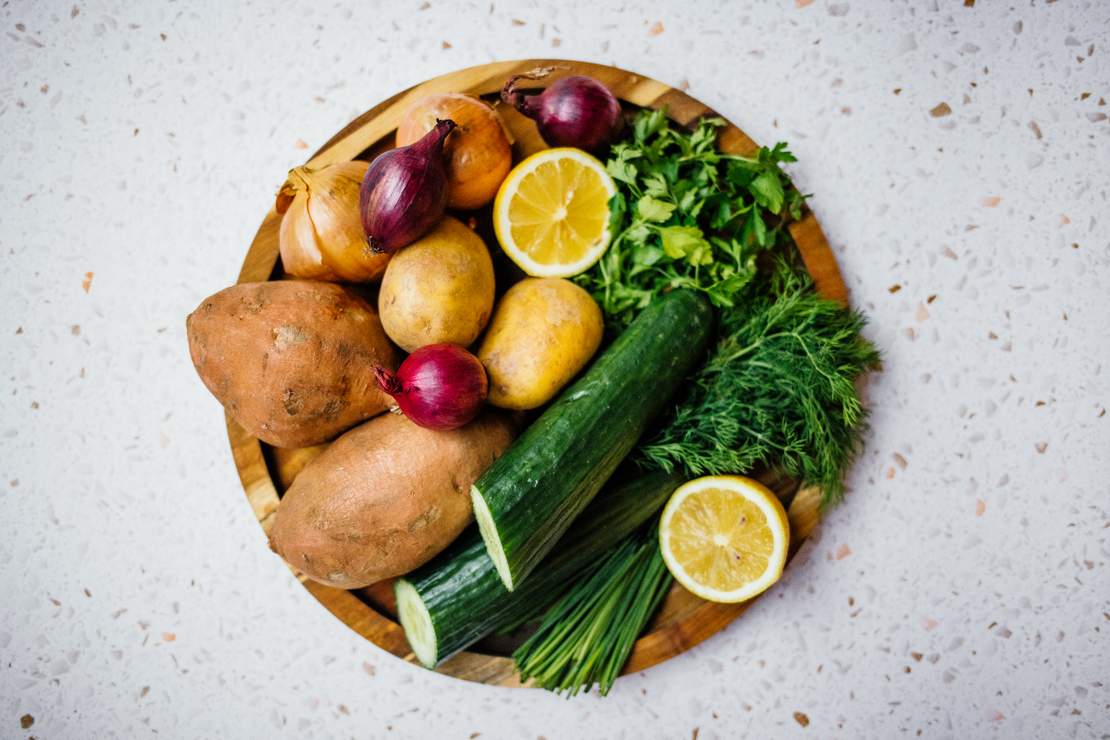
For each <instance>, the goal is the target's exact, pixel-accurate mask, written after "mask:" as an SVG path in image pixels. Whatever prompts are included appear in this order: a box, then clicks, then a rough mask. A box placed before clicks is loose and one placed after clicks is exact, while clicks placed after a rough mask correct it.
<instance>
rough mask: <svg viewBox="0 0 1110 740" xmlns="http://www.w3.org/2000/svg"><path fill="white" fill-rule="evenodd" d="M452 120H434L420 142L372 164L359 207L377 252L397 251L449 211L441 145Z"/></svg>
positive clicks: (426, 231) (399, 148)
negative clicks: (434, 123)
mask: <svg viewBox="0 0 1110 740" xmlns="http://www.w3.org/2000/svg"><path fill="white" fill-rule="evenodd" d="M454 128H455V122H454V121H450V120H447V121H443V120H438V119H437V120H436V125H435V128H433V129H432V130H431V131H429V132H428V133H427V134H425V135H424V137H423V138H422V139H420V140H419V141H417V142H415V143H413V144H410V145H408V146H402V147H398V148H396V149H390V150H389V151H388V152H385V153H383V154H381V155H379V156H378V157H377V159H375V160H374V161H373V162H371V163H370V169H368V170H367V171H366V177H364V178H363V180H362V188H361V189H360V190H359V194H358V195H359V197H358V206H359V211H360V212H361V213H362V228H363V229H364V230H365V231H366V240H367V242H369V244H370V248H371V249H373V250H374V251H375V252H390V253H392V252H396V251H397V250H398V249H400V248H401V247H404V246H407V245H409V244H411V243H412V242H414V241H416V240H417V239H419V238H420V237H422V236H424V234H426V233H428V231H429V230H430V229H431V228H432V227H433V226H435V224H436V222H437V221H439V219H440V218H441V217H442V216H443V210H444V209H445V208H446V207H447V168H446V167H445V165H444V162H443V140H444V139H445V138H447V134H449V133H451V130H452V129H454Z"/></svg>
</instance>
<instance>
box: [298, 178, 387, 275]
mask: <svg viewBox="0 0 1110 740" xmlns="http://www.w3.org/2000/svg"><path fill="white" fill-rule="evenodd" d="M368 167H369V165H368V164H367V163H366V162H357V161H356V162H340V163H337V164H332V165H328V166H326V167H321V168H319V169H316V168H312V167H307V166H305V167H295V168H293V169H292V170H290V171H289V177H288V179H287V180H286V181H285V184H284V185H282V187H281V190H280V191H279V192H278V196H277V211H278V213H282V214H283V215H282V218H281V228H280V230H279V231H278V245H279V246H280V248H281V262H282V265H283V266H284V267H285V272H286V273H288V274H290V275H294V276H296V277H300V278H307V279H310V280H332V281H338V280H342V281H347V282H365V281H368V280H377V279H378V278H380V277H381V276H382V273H383V272H385V266H386V263H388V262H389V255H388V254H381V253H378V252H374V251H373V250H372V249H371V248H370V245H369V244H367V242H366V232H365V231H364V230H363V228H362V218H361V216H360V215H359V206H358V198H359V188H360V187H361V186H362V179H363V177H365V176H366V170H367V168H368Z"/></svg>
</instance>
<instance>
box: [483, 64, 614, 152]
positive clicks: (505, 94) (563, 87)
mask: <svg viewBox="0 0 1110 740" xmlns="http://www.w3.org/2000/svg"><path fill="white" fill-rule="evenodd" d="M549 71H550V70H549V69H541V70H537V71H536V72H530V73H528V74H523V75H514V76H513V77H510V78H509V81H508V82H506V83H505V87H504V88H503V89H502V90H501V99H502V100H504V101H505V103H506V104H508V105H511V106H513V107H514V108H516V109H517V110H518V111H520V112H521V113H523V114H524V115H526V116H528V117H529V118H531V119H533V120H534V121H535V122H536V126H537V127H538V128H539V130H540V136H542V137H543V140H544V141H546V142H547V143H548V144H550V145H551V146H576V147H578V148H579V149H585V150H586V151H588V152H592V153H594V154H602V153H604V149H605V147H607V146H608V145H609V144H610V143H612V141H613V139H614V138H616V136H617V134H618V133H620V130H621V125H622V124H623V123H624V119H623V118H622V117H621V105H620V103H619V102H617V99H616V97H615V96H614V95H613V93H611V92H609V88H607V87H605V85H602V84H601V83H600V82H598V81H597V80H595V79H593V78H592V77H564V78H562V79H560V80H556V81H555V82H553V83H552V84H551V86H550V87H548V88H547V89H546V90H544V91H543V92H542V93H540V94H539V95H524V94H522V93H520V92H519V91H518V90H517V89H516V86H517V82H518V81H519V80H521V79H527V80H536V79H541V78H543V77H545V76H547V73H548V72H549Z"/></svg>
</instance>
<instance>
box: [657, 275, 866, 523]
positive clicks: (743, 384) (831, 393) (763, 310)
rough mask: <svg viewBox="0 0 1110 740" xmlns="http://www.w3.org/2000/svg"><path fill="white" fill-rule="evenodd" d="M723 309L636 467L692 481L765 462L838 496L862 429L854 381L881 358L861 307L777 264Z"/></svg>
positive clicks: (828, 498) (829, 496) (827, 498)
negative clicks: (699, 360)
mask: <svg viewBox="0 0 1110 740" xmlns="http://www.w3.org/2000/svg"><path fill="white" fill-rule="evenodd" d="M769 277H770V279H769V280H763V281H755V282H754V283H753V284H752V286H751V290H749V292H748V293H747V294H746V295H745V296H744V298H743V299H742V300H738V301H737V303H736V305H735V306H733V307H731V308H727V309H724V310H722V311H721V314H720V327H719V337H720V338H719V341H718V343H717V345H716V347H715V348H714V349H713V350H712V352H711V354H710V356H709V359H708V360H707V362H706V363H705V365H703V366H702V368H701V369H700V370H699V371H698V372H697V374H696V375H695V376H694V377H693V378H692V379H691V381H690V385H689V387H688V389H687V391H686V392H685V394H684V395H683V396H682V397H681V398H680V400H679V401H678V404H677V406H676V408H675V410H674V412H673V415H672V416H671V417H670V418H669V419H668V420H667V421H666V422H665V423H664V425H663V426H662V427H661V428H660V429H659V431H658V432H657V433H656V434H655V435H654V437H652V438H650V439H649V440H648V441H647V443H646V444H644V445H642V446H641V447H640V449H639V457H638V462H639V463H640V464H641V465H643V466H645V467H651V468H662V469H663V470H666V471H668V472H670V471H672V470H674V469H676V468H679V469H684V470H685V471H686V472H687V473H689V474H691V475H709V474H721V473H745V472H748V471H750V470H751V469H752V468H754V467H756V466H760V465H766V466H769V467H773V468H776V469H779V470H781V471H783V472H785V473H786V474H787V475H790V476H791V477H794V478H800V479H802V480H804V481H805V482H806V483H809V484H815V485H819V486H820V487H821V490H822V492H823V498H822V505H823V506H827V505H830V504H833V503H836V502H837V501H839V500H840V498H841V497H842V496H843V493H844V484H843V482H842V480H841V476H842V474H843V472H844V470H845V469H846V468H847V466H848V465H849V463H850V462H851V461H852V459H853V458H854V457H855V455H856V452H857V451H858V449H859V443H860V437H861V436H862V434H863V432H864V430H865V429H866V428H867V424H866V417H867V412H866V410H865V409H864V408H863V406H862V404H861V403H860V400H859V396H858V394H857V392H856V388H855V379H856V378H857V377H858V376H859V375H860V374H861V373H864V372H866V371H868V370H874V369H878V368H879V366H880V356H879V353H878V351H877V350H876V349H875V347H874V346H873V345H872V344H871V343H870V342H869V341H867V340H866V339H864V338H863V337H862V336H861V335H860V330H861V329H862V328H863V326H864V325H865V323H866V319H865V318H864V316H863V315H862V314H861V313H859V312H858V311H854V310H850V309H847V308H844V307H843V306H841V305H840V304H838V303H835V302H833V301H829V300H826V299H824V298H822V297H820V296H819V295H818V294H817V293H816V292H815V291H814V289H813V285H812V282H811V280H810V278H809V276H808V275H807V274H806V273H805V272H804V270H801V269H796V268H795V267H793V266H792V265H791V264H790V263H789V262H787V261H786V260H785V259H781V258H780V259H779V260H777V262H776V264H775V267H774V269H773V271H772V273H771V275H770V276H769Z"/></svg>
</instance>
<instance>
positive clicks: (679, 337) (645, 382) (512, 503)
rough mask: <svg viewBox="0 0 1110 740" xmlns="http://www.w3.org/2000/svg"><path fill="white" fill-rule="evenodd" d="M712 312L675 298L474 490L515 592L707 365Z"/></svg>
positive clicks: (488, 539) (642, 320) (694, 297)
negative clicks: (684, 384) (652, 422)
mask: <svg viewBox="0 0 1110 740" xmlns="http://www.w3.org/2000/svg"><path fill="white" fill-rule="evenodd" d="M712 329H713V311H712V309H711V308H710V306H709V302H708V301H706V299H705V298H703V297H702V296H701V295H700V294H699V293H694V292H693V291H688V290H675V291H671V292H670V293H668V294H666V295H665V296H662V297H660V298H657V299H656V300H655V301H653V302H652V303H651V304H649V305H648V306H647V307H646V308H645V309H644V310H643V311H641V312H640V315H639V316H638V317H637V318H636V320H635V321H633V322H632V324H630V325H629V327H628V328H627V329H625V330H624V332H623V333H622V334H621V335H620V336H619V337H617V339H616V341H615V342H613V344H612V345H611V346H610V347H609V349H608V350H606V351H605V353H604V354H602V355H601V357H599V358H598V359H597V361H595V362H594V363H593V365H592V366H591V367H590V369H589V370H587V371H586V373H585V374H584V375H583V376H582V377H581V378H580V379H579V380H578V381H577V382H576V383H574V385H572V386H570V387H569V388H567V389H566V390H564V391H563V393H562V394H561V395H560V396H559V398H558V399H556V400H555V402H554V403H552V404H551V406H549V407H548V409H547V410H546V411H544V413H543V414H542V415H541V416H540V417H539V418H538V419H536V421H535V422H533V423H532V425H531V426H530V427H528V429H527V430H526V431H525V432H524V434H523V435H522V436H521V437H519V438H518V439H517V441H516V442H515V443H514V444H513V445H512V446H511V447H510V448H509V449H508V451H507V452H506V453H505V454H504V455H502V456H501V457H500V458H499V459H498V460H497V461H495V462H494V463H493V465H491V466H490V467H489V468H488V469H487V470H486V472H485V473H484V474H483V475H482V477H481V478H479V479H478V482H477V483H475V484H474V486H473V487H472V488H471V490H470V496H471V499H472V500H473V502H474V518H475V519H477V520H478V529H479V531H480V532H481V534H482V539H483V540H485V543H486V549H487V550H488V551H489V555H490V558H491V559H492V560H493V562H494V564H495V565H496V566H497V573H498V575H500V576H501V581H502V583H504V584H505V588H507V589H509V590H510V591H512V590H513V589H514V588H516V587H517V586H518V585H519V584H520V583H521V582H522V581H523V579H524V578H525V577H526V576H527V575H528V574H529V573H530V572H531V571H532V569H534V568H535V567H536V566H537V565H538V564H539V562H540V560H542V559H543V557H544V556H545V555H547V553H548V552H549V551H550V550H551V548H552V547H554V546H555V543H556V542H557V541H558V540H559V538H560V537H561V536H562V535H563V533H564V532H566V531H567V528H568V527H569V526H570V523H571V522H572V521H574V518H575V517H576V516H578V514H579V513H581V511H582V509H584V508H585V507H586V504H588V503H589V502H590V499H592V498H593V497H594V495H595V494H596V493H597V492H598V490H599V489H600V488H601V486H602V485H603V484H604V483H605V481H606V480H608V478H609V476H610V475H612V474H613V471H614V470H615V469H616V467H617V465H618V464H619V463H620V461H621V460H623V459H624V457H625V455H627V454H628V453H629V451H631V449H632V447H633V445H635V444H636V440H638V439H639V438H640V435H641V434H642V433H643V431H644V427H645V426H646V425H647V423H648V422H649V421H650V420H651V418H652V417H654V416H655V415H656V414H657V413H658V412H659V411H660V410H661V409H662V408H663V406H664V405H665V404H666V403H667V401H668V399H670V397H671V395H672V394H673V393H674V392H675V391H676V390H677V389H678V386H679V384H680V383H681V382H682V380H683V379H684V378H685V377H686V376H687V375H688V374H689V373H690V371H691V370H692V369H693V368H694V366H695V364H696V363H697V362H698V361H700V360H701V358H702V354H703V352H704V351H705V348H706V345H707V344H708V343H709V338H710V335H711V333H712Z"/></svg>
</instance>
